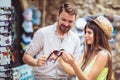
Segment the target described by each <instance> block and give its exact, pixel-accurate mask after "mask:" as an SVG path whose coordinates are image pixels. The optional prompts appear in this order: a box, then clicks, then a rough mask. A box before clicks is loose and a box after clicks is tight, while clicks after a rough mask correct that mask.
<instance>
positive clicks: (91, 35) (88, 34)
mask: <svg viewBox="0 0 120 80" xmlns="http://www.w3.org/2000/svg"><path fill="white" fill-rule="evenodd" d="M85 41H86V43H87V44H93V42H94V33H93V30H92V29H90V28H88V27H87V28H86V30H85Z"/></svg>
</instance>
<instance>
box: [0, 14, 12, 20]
mask: <svg viewBox="0 0 120 80" xmlns="http://www.w3.org/2000/svg"><path fill="white" fill-rule="evenodd" d="M3 15H5V16H6V18H7V19H10V18H11V17H12V14H11V13H6V14H0V16H3Z"/></svg>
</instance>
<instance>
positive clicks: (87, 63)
mask: <svg viewBox="0 0 120 80" xmlns="http://www.w3.org/2000/svg"><path fill="white" fill-rule="evenodd" d="M84 31H85V53H84V55H83V57H82V58H81V60H80V62H79V64H78V63H77V62H76V61H75V58H74V56H73V55H67V54H66V52H65V51H64V52H63V54H62V56H61V58H59V62H60V64H61V65H62V67H63V69H64V70H65V71H66V72H67V73H69V74H70V75H76V76H77V78H78V79H77V80H111V74H112V60H111V56H112V54H111V50H110V46H109V39H111V37H112V36H111V34H112V31H113V27H112V24H111V23H110V22H109V21H108V20H107V19H106V18H105V17H103V16H99V17H97V18H95V19H93V20H90V21H89V22H88V23H87V24H86V26H85V29H84ZM66 63H68V64H69V65H70V66H71V67H70V66H64V65H67V64H66Z"/></svg>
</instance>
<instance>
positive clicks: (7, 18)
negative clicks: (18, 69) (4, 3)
mask: <svg viewBox="0 0 120 80" xmlns="http://www.w3.org/2000/svg"><path fill="white" fill-rule="evenodd" d="M13 23H14V8H13V7H0V80H12V63H13V61H12V51H13V43H14V39H13V34H14V31H13V29H12V28H13Z"/></svg>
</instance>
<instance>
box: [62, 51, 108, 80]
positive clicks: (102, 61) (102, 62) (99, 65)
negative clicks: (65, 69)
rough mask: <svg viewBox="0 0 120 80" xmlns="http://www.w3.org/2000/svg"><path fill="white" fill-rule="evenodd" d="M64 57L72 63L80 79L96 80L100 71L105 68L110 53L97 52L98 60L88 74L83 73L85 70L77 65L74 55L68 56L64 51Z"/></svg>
mask: <svg viewBox="0 0 120 80" xmlns="http://www.w3.org/2000/svg"><path fill="white" fill-rule="evenodd" d="M62 59H63V60H64V61H65V62H67V63H68V64H70V65H71V67H72V68H73V70H74V72H75V74H76V76H77V77H78V78H79V80H96V79H97V77H98V75H99V74H100V72H101V71H102V70H103V68H104V67H105V66H106V64H107V62H108V55H107V53H105V52H99V53H98V54H97V58H96V61H95V63H94V65H93V67H92V69H91V71H90V73H89V75H88V76H86V75H85V74H84V73H83V71H82V70H81V69H80V67H79V66H78V65H77V63H76V61H75V58H74V56H73V55H71V56H68V55H66V54H65V53H64V54H62Z"/></svg>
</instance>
